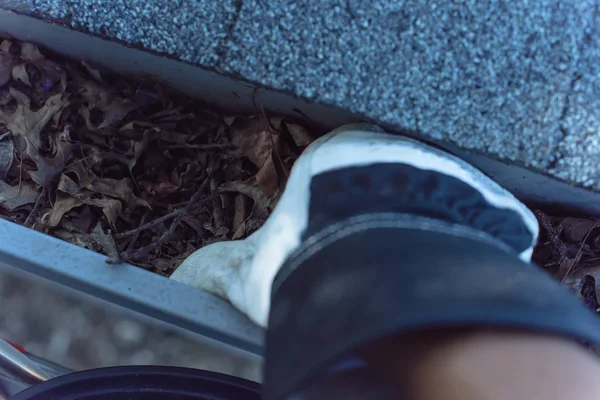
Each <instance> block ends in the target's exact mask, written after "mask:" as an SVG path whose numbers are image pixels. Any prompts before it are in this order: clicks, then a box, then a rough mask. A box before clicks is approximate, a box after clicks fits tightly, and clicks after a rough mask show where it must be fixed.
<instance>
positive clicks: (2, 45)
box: [0, 39, 12, 54]
mask: <svg viewBox="0 0 600 400" xmlns="http://www.w3.org/2000/svg"><path fill="white" fill-rule="evenodd" d="M11 46H12V42H11V41H10V40H6V39H5V40H3V41H2V42H0V51H1V52H3V53H6V54H10V48H11Z"/></svg>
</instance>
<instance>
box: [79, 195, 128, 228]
mask: <svg viewBox="0 0 600 400" xmlns="http://www.w3.org/2000/svg"><path fill="white" fill-rule="evenodd" d="M86 204H89V205H91V206H96V207H100V208H102V212H103V213H104V215H105V216H106V219H107V220H108V223H109V224H110V225H111V226H113V227H114V226H115V224H116V223H117V218H118V217H119V215H121V213H122V206H121V202H120V201H119V200H115V199H89V200H87V201H86Z"/></svg>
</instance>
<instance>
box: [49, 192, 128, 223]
mask: <svg viewBox="0 0 600 400" xmlns="http://www.w3.org/2000/svg"><path fill="white" fill-rule="evenodd" d="M83 204H87V205H90V206H95V207H99V208H101V209H102V212H103V213H104V215H105V216H106V218H107V220H108V222H109V223H110V224H111V225H112V226H115V223H116V222H117V218H118V216H119V215H120V214H121V210H122V207H121V202H120V201H119V200H115V199H105V198H100V199H93V198H91V197H89V196H85V195H83V196H81V198H75V197H72V196H70V195H68V194H66V193H62V192H57V193H56V202H55V203H54V206H53V207H52V210H51V211H50V212H48V213H46V214H44V216H43V217H42V222H43V223H44V224H46V225H48V226H50V227H54V226H57V225H58V224H59V223H60V220H61V219H62V218H63V217H64V215H65V214H66V213H68V212H69V211H71V210H72V209H73V208H75V207H79V206H81V205H83Z"/></svg>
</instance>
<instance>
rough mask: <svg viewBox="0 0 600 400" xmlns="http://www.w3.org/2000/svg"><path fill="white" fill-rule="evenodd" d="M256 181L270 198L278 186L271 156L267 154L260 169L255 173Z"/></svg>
mask: <svg viewBox="0 0 600 400" xmlns="http://www.w3.org/2000/svg"><path fill="white" fill-rule="evenodd" d="M256 183H257V184H258V186H260V188H261V189H262V190H263V192H264V193H265V195H266V196H267V197H268V198H272V197H273V196H275V193H277V189H278V188H279V179H278V174H277V170H276V169H275V163H274V162H273V157H272V156H271V155H269V157H268V158H267V160H266V161H265V163H264V165H263V166H262V167H261V169H260V170H259V171H258V172H257V173H256Z"/></svg>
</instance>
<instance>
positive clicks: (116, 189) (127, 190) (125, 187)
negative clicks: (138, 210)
mask: <svg viewBox="0 0 600 400" xmlns="http://www.w3.org/2000/svg"><path fill="white" fill-rule="evenodd" d="M87 188H88V189H90V190H93V191H94V192H96V193H100V194H104V195H107V196H111V197H116V198H119V199H122V200H125V201H126V202H127V204H131V205H133V206H134V207H135V206H142V207H150V206H149V205H148V203H147V202H146V201H144V200H142V199H139V198H137V197H135V196H134V194H133V187H132V182H131V180H130V179H127V178H124V179H110V178H105V179H96V180H94V181H93V182H92V183H91V184H90V185H88V186H87Z"/></svg>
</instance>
